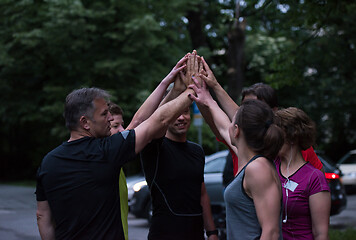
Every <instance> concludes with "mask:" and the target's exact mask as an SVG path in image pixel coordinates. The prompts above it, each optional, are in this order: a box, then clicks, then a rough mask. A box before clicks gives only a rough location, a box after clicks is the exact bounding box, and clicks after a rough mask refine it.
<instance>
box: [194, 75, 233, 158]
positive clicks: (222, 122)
mask: <svg viewBox="0 0 356 240" xmlns="http://www.w3.org/2000/svg"><path fill="white" fill-rule="evenodd" d="M189 87H190V88H192V89H193V90H194V91H195V93H196V94H197V97H195V96H191V99H192V100H193V101H195V102H196V103H197V105H200V106H201V108H200V109H202V110H203V112H202V114H204V115H203V116H204V117H205V116H207V115H208V114H210V116H211V119H212V121H213V124H214V125H215V127H216V130H217V132H218V134H219V135H220V136H221V138H222V139H223V140H225V142H226V143H227V144H228V145H229V147H230V148H231V149H232V150H233V151H234V152H235V153H236V154H237V149H236V147H235V146H233V145H232V144H231V139H230V134H229V127H230V125H231V121H230V119H229V117H228V116H227V115H226V113H225V112H224V111H223V110H222V109H221V108H220V107H219V105H218V104H217V102H216V101H215V100H214V99H213V98H212V96H211V95H210V93H209V91H208V89H207V88H206V84H205V82H204V81H201V84H200V83H199V82H195V85H191V86H189ZM206 112H209V113H208V114H207V113H206ZM208 123H209V122H208Z"/></svg>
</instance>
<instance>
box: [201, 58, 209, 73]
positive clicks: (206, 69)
mask: <svg viewBox="0 0 356 240" xmlns="http://www.w3.org/2000/svg"><path fill="white" fill-rule="evenodd" d="M201 59H202V62H203V64H204V68H205V71H207V72H208V73H209V71H211V70H210V67H209V65H208V64H207V63H206V61H205V59H204V57H201Z"/></svg>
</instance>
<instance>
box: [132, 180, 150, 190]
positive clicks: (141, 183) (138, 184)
mask: <svg viewBox="0 0 356 240" xmlns="http://www.w3.org/2000/svg"><path fill="white" fill-rule="evenodd" d="M146 185H147V182H146V181H141V182H138V183H136V184H135V185H133V187H132V189H133V190H134V191H135V192H138V191H140V190H141V188H142V187H143V186H146Z"/></svg>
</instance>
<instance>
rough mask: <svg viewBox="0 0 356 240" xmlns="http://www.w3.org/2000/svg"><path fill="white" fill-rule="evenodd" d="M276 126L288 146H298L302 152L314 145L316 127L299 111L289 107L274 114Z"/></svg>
mask: <svg viewBox="0 0 356 240" xmlns="http://www.w3.org/2000/svg"><path fill="white" fill-rule="evenodd" d="M276 118H277V124H278V125H279V126H280V127H281V128H282V129H283V131H284V136H285V140H286V141H287V142H288V143H289V144H298V146H299V147H300V148H301V149H302V150H306V149H308V148H310V147H311V146H312V145H314V143H315V135H316V127H315V123H314V122H313V120H311V119H310V118H309V117H308V115H307V114H306V113H305V112H303V111H302V110H301V109H298V108H295V107H290V108H286V109H281V110H278V111H277V112H276Z"/></svg>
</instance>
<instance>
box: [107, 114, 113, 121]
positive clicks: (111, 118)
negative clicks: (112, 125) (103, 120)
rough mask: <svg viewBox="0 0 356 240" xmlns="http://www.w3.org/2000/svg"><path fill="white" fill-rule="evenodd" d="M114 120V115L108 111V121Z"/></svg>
mask: <svg viewBox="0 0 356 240" xmlns="http://www.w3.org/2000/svg"><path fill="white" fill-rule="evenodd" d="M113 120H114V117H113V116H112V115H111V113H108V122H111V121H113Z"/></svg>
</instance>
